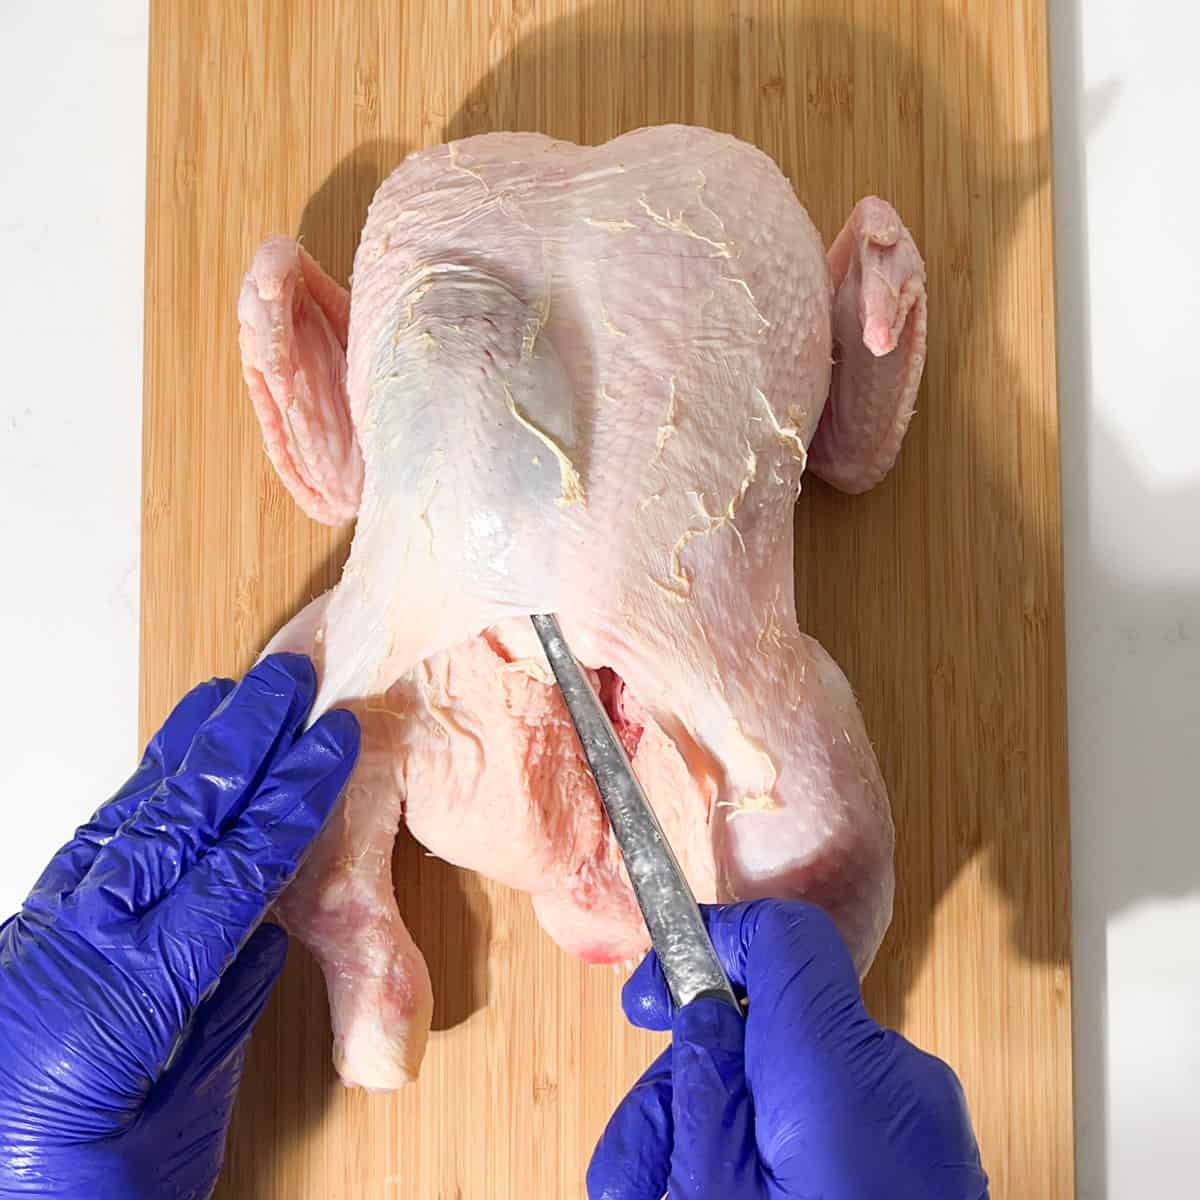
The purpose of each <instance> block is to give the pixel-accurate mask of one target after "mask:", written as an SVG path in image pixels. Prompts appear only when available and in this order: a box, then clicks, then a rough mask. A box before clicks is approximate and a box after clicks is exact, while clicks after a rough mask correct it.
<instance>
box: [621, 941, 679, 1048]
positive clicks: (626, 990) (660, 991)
mask: <svg viewBox="0 0 1200 1200" xmlns="http://www.w3.org/2000/svg"><path fill="white" fill-rule="evenodd" d="M621 1009H622V1011H623V1012H624V1013H625V1019H626V1020H627V1021H628V1022H629V1023H630V1024H631V1025H634V1026H636V1027H637V1028H638V1029H655V1030H666V1029H670V1028H671V1017H672V1015H673V1013H672V1004H671V993H670V991H669V990H668V989H667V981H666V977H665V976H664V975H663V973H662V967H661V966H660V965H659V962H658V955H657V954H655V953H654V951H653V950H651V951H650V953H649V954H647V955H646V957H645V958H643V959H642V961H641V962H640V963H639V964H638V966H637V969H636V970H635V971H634V973H633V974H632V975H630V977H629V978H628V979H627V980H626V981H625V986H624V987H623V988H622V989H621Z"/></svg>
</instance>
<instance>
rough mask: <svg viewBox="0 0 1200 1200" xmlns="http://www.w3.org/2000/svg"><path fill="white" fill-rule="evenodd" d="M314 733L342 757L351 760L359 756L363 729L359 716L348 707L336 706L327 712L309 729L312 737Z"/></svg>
mask: <svg viewBox="0 0 1200 1200" xmlns="http://www.w3.org/2000/svg"><path fill="white" fill-rule="evenodd" d="M318 731H319V733H318ZM314 734H316V735H317V736H319V737H320V738H322V739H323V740H324V742H325V743H326V744H327V745H328V746H329V748H330V749H331V750H333V751H334V752H336V753H337V754H339V755H341V757H342V758H348V759H350V760H351V762H353V761H354V760H355V759H357V758H358V751H359V746H360V745H361V743H362V730H361V728H360V726H359V724H358V718H357V717H356V716H355V715H354V714H353V713H352V712H351V711H350V710H349V709H348V708H334V709H331V710H330V711H329V712H327V713H326V714H325V715H324V716H323V717H322V718H321V719H320V720H319V721H317V722H316V723H315V724H314V725H313V727H312V729H311V730H310V731H309V736H310V737H311V736H313V735H314Z"/></svg>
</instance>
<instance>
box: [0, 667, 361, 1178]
mask: <svg viewBox="0 0 1200 1200" xmlns="http://www.w3.org/2000/svg"><path fill="white" fill-rule="evenodd" d="M315 684H316V680H315V677H314V674H313V668H312V665H311V664H310V663H309V661H308V660H307V659H305V658H302V657H299V656H296V655H276V656H274V657H272V658H268V659H266V660H264V661H263V662H262V663H260V664H259V665H258V666H256V667H255V668H254V670H252V671H251V672H250V673H249V674H248V675H247V676H246V678H245V679H244V680H243V681H242V682H241V684H239V685H238V686H237V687H236V688H235V687H234V685H233V684H232V683H231V682H229V681H227V680H214V681H213V682H212V683H206V684H202V685H201V686H200V687H198V688H196V689H195V690H194V691H192V692H189V693H188V695H187V696H185V697H184V698H183V700H181V701H180V703H179V705H178V706H177V707H176V709H175V711H174V712H173V713H172V714H171V715H170V717H169V718H168V719H167V723H166V724H165V725H164V726H163V727H162V729H161V730H160V731H159V732H158V733H157V734H156V735H155V737H154V739H153V740H152V741H151V743H150V745H149V747H148V748H147V750H146V755H145V757H144V758H143V760H142V763H141V766H140V767H139V768H138V770H137V773H136V774H135V775H134V776H133V778H132V779H131V780H130V781H129V782H128V783H127V784H126V785H125V786H124V787H123V788H122V789H121V790H120V791H119V792H118V793H117V795H116V796H115V797H114V798H113V799H112V800H111V801H110V802H109V803H108V804H106V805H105V806H104V807H103V808H101V809H100V810H99V811H98V812H97V813H96V814H95V816H94V817H93V818H92V820H91V821H90V822H89V823H88V824H87V825H84V826H83V827H82V828H81V829H80V830H79V831H78V832H77V833H76V835H75V838H74V840H73V841H71V842H70V843H69V844H68V845H66V846H65V847H63V849H62V850H61V851H59V853H58V855H57V856H56V857H55V858H54V860H53V861H52V862H51V863H50V865H49V866H48V867H47V868H46V870H45V872H44V873H43V874H42V877H41V879H39V880H38V882H37V884H36V885H35V886H34V889H33V891H32V892H31V893H30V894H29V898H28V900H26V902H25V906H24V908H23V909H22V910H21V912H20V913H19V914H17V915H16V916H15V917H12V918H10V919H9V920H8V921H7V922H6V923H5V924H4V925H3V926H0V1197H3V1198H5V1200H7V1198H8V1197H13V1196H21V1197H26V1196H55V1197H73V1198H75V1197H77V1198H78V1200H118V1198H119V1200H142V1198H143V1197H144V1198H145V1200H151V1198H153V1200H202V1198H203V1197H206V1196H208V1195H209V1194H210V1193H211V1191H212V1189H213V1186H214V1184H215V1183H216V1179H217V1173H218V1172H219V1170H220V1168H221V1161H222V1158H223V1155H224V1148H225V1132H226V1126H227V1125H228V1122H229V1116H230V1112H231V1110H232V1108H233V1101H234V1095H235V1092H236V1090H237V1085H238V1080H239V1077H240V1075H241V1069H242V1060H243V1057H244V1054H245V1047H246V1039H247V1037H248V1036H249V1033H250V1030H251V1028H252V1027H253V1025H254V1022H255V1021H256V1020H257V1019H258V1016H259V1014H260V1013H261V1012H262V1010H263V1006H264V1005H265V1004H266V1000H267V995H268V993H269V992H270V990H271V986H272V985H273V984H274V982H275V979H276V977H277V976H278V975H279V972H280V970H281V969H282V967H283V960H284V956H285V954H286V952H287V938H286V937H285V935H284V933H283V931H282V930H280V929H278V928H277V927H275V926H273V925H260V924H259V923H260V921H261V920H262V917H263V914H264V913H265V912H266V910H267V908H268V907H269V906H270V904H271V903H272V902H273V901H274V900H275V898H276V897H277V896H278V895H279V893H280V891H281V890H282V888H283V887H284V885H285V884H287V882H288V881H289V880H290V879H291V878H292V876H293V875H294V874H295V872H296V868H297V866H298V865H299V863H300V861H301V860H302V858H303V856H304V853H305V850H306V849H307V848H308V846H309V844H310V843H311V842H312V840H313V838H314V837H315V836H316V834H317V832H318V831H319V830H320V828H321V826H322V825H323V824H324V823H325V819H326V817H327V816H328V815H329V812H330V810H331V808H332V807H333V804H334V802H335V801H336V799H337V797H338V793H339V792H340V791H341V789H342V786H343V784H344V783H345V782H346V778H347V776H348V775H349V773H350V769H351V767H352V766H353V763H354V760H355V757H356V756H357V753H358V724H357V722H356V721H355V719H354V717H353V716H352V715H350V714H349V713H345V712H331V713H329V714H328V715H327V716H325V717H324V718H322V720H320V721H319V722H317V723H316V724H315V725H314V726H313V728H312V729H310V730H309V731H308V732H307V733H306V734H304V735H303V736H300V732H299V731H300V728H301V726H302V725H303V723H304V719H305V717H306V715H307V713H308V710H309V708H310V706H311V704H312V700H313V694H314V691H315ZM49 774H50V778H49V779H48V785H49V786H53V774H52V769H51V771H50V773H49ZM24 802H26V803H34V804H36V803H37V797H36V796H33V797H26V798H25V800H24Z"/></svg>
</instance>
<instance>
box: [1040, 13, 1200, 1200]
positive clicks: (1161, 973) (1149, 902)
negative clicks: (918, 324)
mask: <svg viewBox="0 0 1200 1200" xmlns="http://www.w3.org/2000/svg"><path fill="white" fill-rule="evenodd" d="M1160 7H1161V6H1160ZM1115 12H1116V5H1115V4H1113V3H1109V2H1107V0H1106V2H1105V3H1102V4H1097V5H1089V6H1088V8H1087V9H1084V8H1083V6H1082V3H1081V0H1066V2H1063V3H1052V4H1051V5H1050V14H1051V39H1052V49H1053V54H1052V69H1053V81H1054V94H1053V100H1054V120H1055V192H1056V245H1057V282H1058V345H1059V366H1060V383H1059V388H1060V412H1061V423H1062V446H1063V454H1062V468H1063V510H1064V535H1065V536H1064V542H1065V550H1066V553H1065V557H1066V591H1067V596H1066V599H1067V612H1068V621H1067V643H1068V664H1069V727H1070V753H1071V799H1072V862H1073V891H1074V1004H1075V1008H1074V1025H1075V1098H1076V1127H1077V1135H1078V1137H1077V1163H1078V1195H1079V1197H1080V1200H1119V1198H1124V1197H1127V1196H1128V1197H1134V1196H1142V1195H1168V1194H1169V1195H1183V1194H1186V1193H1188V1192H1190V1190H1191V1186H1192V1185H1193V1184H1194V1179H1195V1177H1196V1173H1197V1170H1198V1169H1200V1153H1198V1151H1197V1146H1196V1139H1195V1135H1194V1129H1193V1126H1194V1121H1195V1103H1196V1101H1195V1091H1194V1086H1195V1085H1194V1081H1195V1078H1196V1077H1197V1072H1198V1070H1200V1053H1198V1048H1200V1042H1198V1041H1197V1037H1196V1033H1195V1011H1196V1000H1197V999H1200V995H1198V993H1200V936H1198V934H1197V930H1198V929H1200V870H1198V866H1197V864H1198V862H1200V856H1198V854H1197V847H1198V846H1200V805H1198V804H1197V803H1196V795H1197V785H1196V780H1197V778H1198V777H1200V738H1198V737H1197V732H1196V731H1197V729H1198V728H1200V450H1198V449H1197V447H1198V445H1200V439H1198V435H1200V425H1198V423H1197V415H1196V408H1197V400H1198V399H1200V388H1197V386H1196V379H1195V368H1194V367H1192V368H1191V374H1192V378H1191V380H1190V381H1188V380H1186V379H1185V378H1184V377H1183V376H1186V374H1187V373H1188V367H1187V365H1186V364H1188V363H1194V362H1195V361H1196V360H1195V355H1194V350H1193V348H1192V347H1191V346H1190V345H1189V336H1190V338H1191V340H1194V337H1195V329H1196V323H1195V318H1196V317H1197V316H1200V314H1198V313H1197V307H1198V306H1197V302H1196V299H1195V288H1194V283H1189V284H1185V287H1184V288H1180V287H1178V286H1175V287H1172V286H1171V282H1170V280H1169V279H1167V280H1164V279H1163V275H1164V272H1166V273H1170V272H1173V271H1174V272H1179V273H1180V275H1181V276H1182V278H1183V279H1184V280H1189V281H1194V279H1195V278H1196V273H1197V270H1198V269H1200V262H1198V261H1197V255H1196V251H1195V248H1194V240H1193V242H1192V244H1191V245H1190V246H1189V245H1188V244H1187V243H1179V242H1172V240H1171V239H1170V237H1169V236H1168V237H1167V238H1166V241H1165V244H1162V243H1163V229H1162V226H1160V227H1159V228H1157V229H1155V228H1154V226H1153V224H1150V223H1147V222H1146V215H1147V214H1146V213H1145V212H1143V213H1142V220H1141V221H1140V222H1139V224H1138V225H1137V226H1136V227H1130V226H1129V225H1128V224H1127V223H1126V222H1125V221H1124V220H1122V219H1121V217H1120V213H1121V210H1122V208H1123V207H1124V204H1125V200H1124V197H1123V193H1125V192H1128V191H1129V190H1131V189H1133V188H1135V187H1136V186H1138V185H1137V184H1135V183H1134V179H1135V178H1136V177H1137V176H1138V175H1139V174H1142V175H1144V166H1145V160H1147V159H1148V160H1149V162H1150V164H1153V161H1154V158H1155V155H1156V153H1157V154H1161V153H1162V150H1161V144H1162V143H1161V139H1156V138H1155V137H1154V133H1155V130H1154V129H1153V128H1152V127H1151V125H1150V124H1148V122H1149V123H1152V122H1153V121H1154V119H1155V118H1156V117H1157V118H1159V119H1161V118H1162V117H1163V116H1164V113H1163V112H1162V108H1161V103H1156V100H1157V101H1161V97H1158V96H1156V95H1155V94H1154V93H1155V91H1156V82H1155V80H1153V79H1151V78H1149V77H1148V75H1147V72H1146V70H1145V69H1144V67H1143V69H1141V70H1138V69H1137V63H1138V61H1139V59H1140V58H1141V57H1142V56H1141V55H1140V54H1139V51H1138V46H1139V43H1141V42H1143V41H1144V40H1145V39H1146V38H1147V36H1148V32H1150V34H1151V37H1152V32H1151V31H1153V29H1154V28H1155V25H1154V22H1153V21H1152V20H1150V21H1145V20H1144V18H1145V16H1146V14H1143V13H1138V14H1137V16H1136V17H1133V15H1132V14H1130V15H1129V18H1125V17H1124V16H1123V15H1121V14H1117V15H1116V16H1114V13H1115ZM1085 13H1086V19H1087V21H1088V22H1089V25H1088V27H1087V29H1086V30H1085V26H1084V19H1085V16H1084V14H1085ZM1124 19H1132V20H1133V22H1134V28H1132V29H1130V30H1128V31H1124V32H1127V33H1128V34H1129V39H1128V46H1131V47H1133V49H1132V50H1128V52H1126V47H1123V46H1122V45H1121V39H1120V35H1121V34H1122V32H1123V31H1122V30H1121V28H1120V26H1121V24H1122V21H1123V20H1124ZM1093 23H1094V24H1093ZM1180 33H1181V35H1182V36H1183V37H1184V40H1185V41H1186V40H1187V35H1186V31H1185V30H1180ZM1085 34H1086V35H1087V37H1086V41H1085ZM1088 51H1090V53H1088ZM1104 58H1107V59H1108V60H1111V61H1102V62H1097V61H1096V60H1098V59H1104ZM1129 60H1133V67H1132V68H1130V69H1129V76H1130V78H1128V79H1123V80H1122V83H1121V85H1119V86H1118V87H1116V88H1114V87H1113V86H1112V85H1105V84H1101V85H1099V86H1096V87H1089V86H1087V84H1086V79H1085V64H1086V65H1087V66H1089V67H1091V68H1092V73H1093V74H1101V73H1103V75H1105V76H1111V74H1112V69H1113V67H1116V68H1117V69H1118V70H1120V68H1121V67H1123V66H1126V64H1127V63H1128V62H1129ZM1163 70H1164V79H1163V86H1165V87H1167V88H1174V87H1176V86H1178V82H1179V81H1178V78H1172V76H1171V73H1170V69H1169V67H1168V66H1167V64H1166V63H1164V64H1163ZM1122 74H1125V72H1122ZM1192 86H1193V88H1194V84H1193V85H1192ZM1147 90H1148V91H1149V92H1150V93H1151V94H1150V96H1149V97H1147V96H1146V95H1145V93H1146V91H1147ZM1139 93H1141V94H1139ZM1123 174H1124V175H1125V179H1124V180H1122V175H1123ZM1160 186H1161V187H1162V188H1163V191H1164V192H1167V193H1168V194H1169V192H1170V187H1169V184H1167V182H1166V181H1165V180H1164V181H1163V183H1162V184H1161V185H1160ZM1187 190H1188V189H1187V187H1186V186H1184V185H1182V181H1177V188H1176V199H1177V198H1178V197H1179V196H1181V195H1186V194H1187ZM1167 203H1168V204H1169V203H1170V199H1168V200H1167ZM1183 206H1184V207H1189V206H1188V205H1187V203H1186V201H1185V202H1184V204H1183ZM1189 220H1190V217H1189ZM1156 243H1160V244H1159V245H1158V246H1157V247H1156ZM1156 248H1157V249H1158V251H1159V252H1158V254H1156V253H1155V250H1156ZM1180 250H1182V251H1183V253H1182V254H1180ZM1189 252H1190V255H1191V267H1190V269H1189V266H1188V255H1189ZM1189 326H1190V330H1191V332H1190V335H1189ZM1163 340H1165V342H1166V344H1167V346H1168V347H1169V350H1168V354H1167V355H1163V354H1160V353H1157V349H1158V346H1159V343H1160V341H1163ZM1096 366H1099V367H1100V368H1101V370H1102V372H1103V377H1102V378H1101V379H1099V380H1098V379H1097V378H1096V377H1095V375H1096V371H1095V367H1096Z"/></svg>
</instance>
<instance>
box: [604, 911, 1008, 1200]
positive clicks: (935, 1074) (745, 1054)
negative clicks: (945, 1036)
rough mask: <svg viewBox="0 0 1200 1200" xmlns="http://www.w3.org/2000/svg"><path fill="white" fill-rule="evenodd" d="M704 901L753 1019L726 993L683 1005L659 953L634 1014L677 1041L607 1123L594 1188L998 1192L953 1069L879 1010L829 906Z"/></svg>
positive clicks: (651, 1195) (869, 1195)
mask: <svg viewBox="0 0 1200 1200" xmlns="http://www.w3.org/2000/svg"><path fill="white" fill-rule="evenodd" d="M704 916H705V921H706V922H707V924H708V929H709V933H710V935H711V936H712V939H713V944H714V946H715V947H716V950H717V954H718V956H719V957H720V959H721V962H722V964H723V966H724V967H725V971H726V973H727V974H728V975H729V977H730V980H731V982H732V983H733V985H734V988H735V990H738V991H739V992H741V993H744V994H745V995H746V996H747V997H748V999H749V1006H748V1008H747V1009H746V1016H745V1020H743V1019H742V1018H741V1017H740V1016H739V1015H738V1014H737V1013H735V1012H734V1011H733V1009H732V1008H730V1007H729V1006H728V1005H727V1004H724V1003H722V1002H721V1001H718V1000H696V1001H693V1002H692V1003H691V1004H688V1005H686V1006H685V1007H684V1008H682V1009H680V1010H678V1012H676V1013H674V1015H673V1014H672V1010H671V1003H670V997H669V994H668V992H667V988H666V983H665V981H664V979H663V976H662V971H661V969H660V968H659V966H658V961H657V959H656V958H655V956H654V954H653V953H651V954H649V955H648V956H647V957H646V959H645V960H644V961H643V962H642V964H641V966H639V967H638V969H637V971H635V972H634V974H633V975H632V976H631V977H630V979H629V982H628V983H626V985H625V990H624V993H623V994H622V998H621V999H622V1005H623V1007H624V1009H625V1014H626V1016H627V1017H628V1018H629V1020H630V1021H632V1022H633V1024H635V1025H639V1026H641V1027H643V1028H646V1029H670V1030H671V1031H672V1034H673V1038H674V1040H673V1042H672V1045H671V1046H670V1047H669V1048H668V1049H667V1050H666V1051H665V1053H664V1054H663V1055H662V1056H661V1057H660V1058H658V1059H657V1060H656V1061H655V1062H654V1064H653V1065H652V1066H651V1067H650V1069H649V1070H648V1071H647V1072H646V1073H645V1074H644V1075H643V1076H642V1078H641V1079H640V1080H639V1081H638V1082H637V1083H636V1084H635V1085H634V1087H633V1089H632V1091H630V1093H629V1095H628V1096H626V1098H625V1099H624V1101H622V1103H621V1105H620V1107H619V1108H618V1109H617V1111H616V1113H615V1114H614V1115H613V1117H612V1120H611V1121H610V1122H609V1124H608V1128H607V1129H606V1130H605V1132H604V1135H603V1137H601V1139H600V1144H599V1145H598V1146H597V1148H596V1152H595V1155H594V1156H593V1158H592V1163H591V1167H590V1168H589V1170H588V1195H589V1196H590V1197H591V1198H592V1200H660V1197H662V1196H663V1195H669V1196H670V1198H671V1200H702V1198H705V1200H707V1198H711V1200H801V1198H803V1200H813V1198H815V1197H820V1198H821V1200H986V1197H987V1190H988V1189H987V1176H986V1175H985V1174H984V1172H983V1168H982V1167H981V1166H980V1162H979V1148H978V1146H977V1145H976V1143H975V1135H974V1133H973V1132H972V1130H971V1122H970V1118H969V1117H968V1115H967V1110H966V1105H965V1102H964V1099H963V1093H962V1088H961V1087H960V1086H959V1083H958V1080H957V1079H956V1078H955V1075H954V1073H953V1071H951V1070H950V1068H949V1067H948V1066H946V1064H945V1063H944V1062H942V1061H941V1060H940V1059H937V1058H933V1057H931V1056H930V1055H928V1054H925V1053H923V1052H922V1051H920V1050H918V1049H917V1048H916V1047H915V1046H913V1045H911V1044H910V1043H909V1042H907V1041H905V1040H904V1038H902V1037H901V1036H900V1035H899V1034H897V1033H894V1032H892V1031H890V1030H885V1029H881V1028H880V1027H879V1025H877V1024H876V1023H875V1021H873V1020H872V1019H871V1017H870V1016H869V1015H868V1013H867V1011H866V1009H865V1008H864V1007H863V1001H862V994H861V992H860V991H859V986H858V978H857V976H856V974H855V971H854V966H853V964H852V962H851V961H850V955H849V954H848V953H847V951H846V947H845V945H844V943H843V942H842V940H841V938H840V936H839V935H838V933H837V930H836V929H835V928H834V926H833V923H832V922H831V921H830V920H829V918H828V917H826V916H825V915H824V913H822V912H821V911H820V910H819V909H817V908H814V907H812V906H811V905H807V904H801V903H799V902H783V901H775V900H759V901H755V902H753V903H749V904H734V905H728V906H724V907H709V908H706V909H705V910H704Z"/></svg>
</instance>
